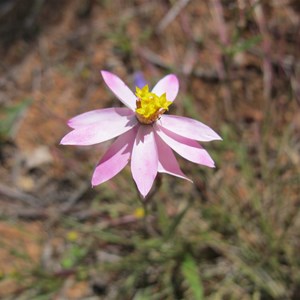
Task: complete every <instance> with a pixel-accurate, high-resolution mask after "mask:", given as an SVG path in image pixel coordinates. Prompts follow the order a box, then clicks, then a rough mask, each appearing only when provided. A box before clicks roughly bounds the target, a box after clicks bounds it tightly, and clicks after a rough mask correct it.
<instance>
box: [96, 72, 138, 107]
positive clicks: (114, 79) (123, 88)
mask: <svg viewBox="0 0 300 300" xmlns="http://www.w3.org/2000/svg"><path fill="white" fill-rule="evenodd" d="M101 75H102V77H103V79H104V81H105V83H106V84H107V86H108V87H109V88H110V89H111V91H112V92H113V93H114V94H115V95H116V96H117V97H118V98H119V99H120V100H121V101H122V102H123V104H124V105H126V106H127V107H129V108H130V109H131V110H133V111H134V110H135V109H136V96H135V95H134V93H133V92H132V91H131V90H130V89H129V87H128V86H127V85H126V84H125V83H124V82H123V81H122V80H121V79H120V78H119V77H118V76H116V75H114V74H112V73H110V72H108V71H101Z"/></svg>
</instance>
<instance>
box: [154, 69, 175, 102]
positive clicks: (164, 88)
mask: <svg viewBox="0 0 300 300" xmlns="http://www.w3.org/2000/svg"><path fill="white" fill-rule="evenodd" d="M178 91H179V81H178V78H177V77H176V75H174V74H169V75H167V76H165V77H163V78H162V79H161V80H159V81H158V82H157V84H156V85H155V86H154V88H153V89H152V92H153V93H155V94H157V95H158V96H161V95H162V94H164V93H166V94H167V99H168V100H169V101H174V99H175V98H176V96H177V94H178Z"/></svg>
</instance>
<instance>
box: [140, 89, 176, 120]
mask: <svg viewBox="0 0 300 300" xmlns="http://www.w3.org/2000/svg"><path fill="white" fill-rule="evenodd" d="M135 94H136V96H137V98H138V99H137V100H136V110H135V112H136V117H137V119H138V120H139V121H140V122H141V123H143V124H151V123H153V122H155V121H156V120H157V119H158V118H159V117H160V116H161V115H162V114H163V113H164V112H165V111H166V110H168V109H169V106H170V105H171V103H172V102H171V101H168V100H167V98H166V93H164V94H162V95H161V96H157V95H156V94H154V93H151V92H149V87H148V85H145V86H144V87H143V88H142V89H140V88H138V87H136V92H135Z"/></svg>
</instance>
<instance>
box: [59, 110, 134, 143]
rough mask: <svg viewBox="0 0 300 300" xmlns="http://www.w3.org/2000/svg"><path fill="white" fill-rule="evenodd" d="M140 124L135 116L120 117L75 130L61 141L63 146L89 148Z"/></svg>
mask: <svg viewBox="0 0 300 300" xmlns="http://www.w3.org/2000/svg"><path fill="white" fill-rule="evenodd" d="M137 123H138V121H137V119H136V117H135V116H130V117H129V116H118V117H117V118H114V119H111V120H104V121H102V122H101V123H96V124H91V125H88V126H85V127H79V128H75V129H74V130H73V131H71V132H69V133H68V134H67V135H65V136H64V137H63V139H62V140H61V142H60V143H61V144H63V145H80V146H87V145H93V144H98V143H101V142H104V141H108V140H110V139H112V138H114V137H116V136H118V135H120V134H122V133H124V132H126V131H128V130H130V129H131V128H133V127H134V126H135V125H136V124H137Z"/></svg>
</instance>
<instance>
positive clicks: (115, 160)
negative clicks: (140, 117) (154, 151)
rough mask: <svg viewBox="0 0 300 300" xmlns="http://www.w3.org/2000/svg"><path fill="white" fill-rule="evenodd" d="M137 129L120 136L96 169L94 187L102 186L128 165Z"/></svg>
mask: <svg viewBox="0 0 300 300" xmlns="http://www.w3.org/2000/svg"><path fill="white" fill-rule="evenodd" d="M136 132H137V130H136V127H135V128H133V129H131V130H129V131H128V132H126V133H124V134H122V135H121V136H119V137H118V138H117V139H116V141H115V142H114V143H113V144H112V145H111V147H110V148H109V149H108V151H107V152H106V153H105V154H104V156H103V157H102V158H101V160H100V162H99V163H98V165H97V167H96V168H95V171H94V174H93V178H92V185H93V186H95V185H98V184H101V183H103V182H105V181H107V180H109V179H111V178H112V177H114V176H115V175H117V174H118V173H119V172H121V170H123V168H124V167H125V166H126V165H127V163H128V161H129V159H130V155H131V152H132V147H133V142H134V139H135V136H136Z"/></svg>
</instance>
